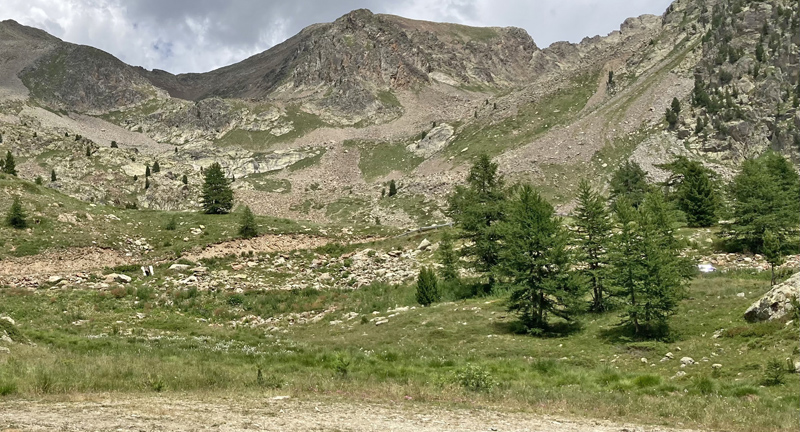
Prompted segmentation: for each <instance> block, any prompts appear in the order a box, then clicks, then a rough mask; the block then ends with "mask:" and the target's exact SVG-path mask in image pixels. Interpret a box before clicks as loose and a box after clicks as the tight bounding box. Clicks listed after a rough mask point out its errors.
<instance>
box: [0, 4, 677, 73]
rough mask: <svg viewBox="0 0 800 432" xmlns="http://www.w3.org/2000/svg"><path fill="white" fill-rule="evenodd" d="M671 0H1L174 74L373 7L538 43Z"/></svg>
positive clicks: (79, 38) (574, 35) (603, 30)
mask: <svg viewBox="0 0 800 432" xmlns="http://www.w3.org/2000/svg"><path fill="white" fill-rule="evenodd" d="M670 3H671V1H670V0H335V1H334V0H2V2H0V20H5V19H13V20H16V21H18V22H19V23H21V24H25V25H29V26H33V27H37V28H41V29H43V30H45V31H47V32H48V33H50V34H52V35H54V36H56V37H59V38H61V39H63V40H65V41H67V42H73V43H78V44H84V45H91V46H94V47H96V48H100V49H102V50H104V51H107V52H109V53H111V54H113V55H115V56H116V57H118V58H120V59H121V60H122V61H124V62H126V63H128V64H131V65H135V66H143V67H145V68H147V69H163V70H167V71H169V72H172V73H184V72H206V71H209V70H213V69H216V68H219V67H222V66H226V65H229V64H232V63H236V62H238V61H241V60H244V59H245V58H247V57H250V56H251V55H254V54H257V53H260V52H262V51H264V50H267V49H268V48H270V47H271V46H273V45H276V44H278V43H280V42H282V41H284V40H286V39H287V38H289V37H291V36H293V35H294V34H296V33H297V32H299V31H300V30H301V29H303V28H304V27H306V26H308V25H311V24H315V23H320V22H331V21H334V20H335V19H336V18H338V17H340V16H342V15H344V14H346V13H347V12H349V11H351V10H354V9H360V8H367V9H370V10H371V11H373V12H375V13H389V14H394V15H400V16H404V17H407V18H414V19H422V20H428V21H440V22H452V23H459V24H465V25H473V26H499V27H506V26H514V27H521V28H523V29H525V30H526V31H527V32H528V34H530V35H531V37H533V39H534V41H535V42H536V44H537V45H538V46H539V47H540V48H544V47H547V46H548V45H550V44H551V43H553V42H556V41H563V40H567V41H570V42H579V41H580V40H581V39H583V38H584V37H587V36H588V37H591V36H595V35H601V36H604V35H606V34H608V33H609V32H611V31H613V30H617V29H619V25H620V24H621V23H622V22H623V21H624V20H625V19H626V18H628V17H632V16H639V15H642V14H655V15H661V14H662V13H663V12H664V11H665V10H666V8H667V6H669V4H670Z"/></svg>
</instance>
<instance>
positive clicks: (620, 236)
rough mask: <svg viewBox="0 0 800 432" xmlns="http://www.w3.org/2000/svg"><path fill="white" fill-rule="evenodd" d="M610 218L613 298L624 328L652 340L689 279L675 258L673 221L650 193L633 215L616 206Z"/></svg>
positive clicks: (625, 202) (677, 253)
mask: <svg viewBox="0 0 800 432" xmlns="http://www.w3.org/2000/svg"><path fill="white" fill-rule="evenodd" d="M615 217H616V221H617V224H618V228H619V229H618V232H617V234H616V236H615V241H614V243H613V248H612V252H611V254H610V256H611V263H612V266H613V267H612V270H613V271H612V272H611V274H612V275H613V280H614V283H615V286H616V287H617V289H618V293H617V294H618V295H619V296H621V297H623V298H624V299H625V301H626V316H625V319H624V322H625V323H628V324H630V325H632V326H633V328H634V330H635V332H636V333H637V334H640V335H653V334H655V333H656V332H659V331H662V330H663V329H665V328H666V327H667V318H669V316H671V315H672V314H674V313H675V310H676V309H677V306H678V302H679V300H680V299H681V297H682V295H683V287H684V284H685V282H686V280H687V279H688V278H689V277H690V276H689V272H688V271H687V269H688V268H689V265H688V262H687V261H686V260H684V259H683V258H681V257H680V251H679V248H678V242H677V240H676V239H675V237H674V235H673V233H672V225H673V223H674V221H673V220H672V218H671V215H670V212H669V207H668V205H667V204H666V202H665V201H664V198H663V196H662V195H661V194H660V193H657V192H652V193H649V194H648V195H647V196H646V198H645V200H644V201H643V202H642V205H641V206H640V207H639V208H638V209H634V208H633V206H632V205H631V204H630V202H629V201H628V200H627V199H623V200H621V201H620V202H619V204H618V206H617V208H616V211H615Z"/></svg>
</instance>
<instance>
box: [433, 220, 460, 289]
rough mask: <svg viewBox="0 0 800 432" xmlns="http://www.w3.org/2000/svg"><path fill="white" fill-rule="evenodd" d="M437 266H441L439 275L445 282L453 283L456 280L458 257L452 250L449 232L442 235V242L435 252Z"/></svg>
mask: <svg viewBox="0 0 800 432" xmlns="http://www.w3.org/2000/svg"><path fill="white" fill-rule="evenodd" d="M436 253H437V258H438V259H439V264H441V265H442V268H441V270H439V275H440V276H441V277H442V279H443V280H444V281H445V282H455V281H457V280H458V268H457V265H458V257H457V256H456V252H455V250H454V249H453V237H452V235H451V234H450V231H449V230H445V231H444V232H443V233H442V240H441V241H440V242H439V250H438V251H437V252H436Z"/></svg>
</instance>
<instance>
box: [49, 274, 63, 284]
mask: <svg viewBox="0 0 800 432" xmlns="http://www.w3.org/2000/svg"><path fill="white" fill-rule="evenodd" d="M62 279H64V278H62V277H61V276H50V277H49V278H47V282H48V283H51V284H57V283H59V282H61V280H62Z"/></svg>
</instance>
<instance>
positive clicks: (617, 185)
mask: <svg viewBox="0 0 800 432" xmlns="http://www.w3.org/2000/svg"><path fill="white" fill-rule="evenodd" d="M610 187H611V199H612V201H613V202H616V201H617V200H618V199H619V198H620V197H626V198H627V199H628V201H629V202H630V204H631V205H632V206H633V207H634V208H636V207H639V204H641V202H642V201H643V200H644V196H645V195H646V194H647V192H648V191H649V190H650V185H648V184H647V173H645V172H644V170H643V169H642V167H640V166H639V164H637V163H636V162H632V161H626V162H625V163H624V164H622V165H621V166H620V167H619V168H618V169H617V170H616V171H615V172H614V174H613V175H612V176H611V181H610Z"/></svg>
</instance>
